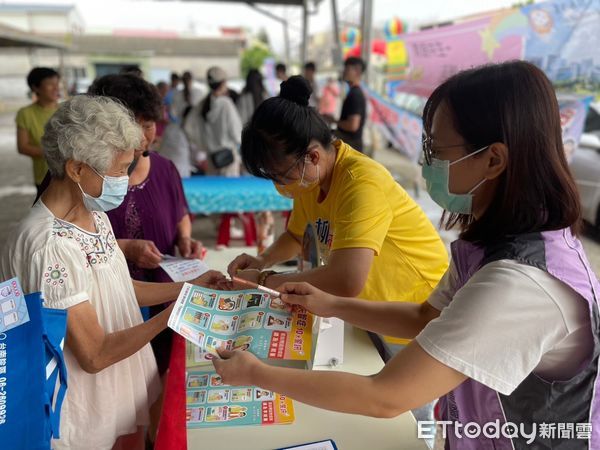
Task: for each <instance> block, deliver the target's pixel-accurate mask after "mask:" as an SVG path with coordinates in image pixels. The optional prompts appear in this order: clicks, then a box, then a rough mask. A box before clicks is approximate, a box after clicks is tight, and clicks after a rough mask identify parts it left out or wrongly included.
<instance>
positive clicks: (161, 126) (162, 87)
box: [156, 81, 169, 142]
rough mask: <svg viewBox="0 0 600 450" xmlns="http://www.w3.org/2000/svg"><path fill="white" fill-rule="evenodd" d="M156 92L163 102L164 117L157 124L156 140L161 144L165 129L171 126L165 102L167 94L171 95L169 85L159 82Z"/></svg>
mask: <svg viewBox="0 0 600 450" xmlns="http://www.w3.org/2000/svg"><path fill="white" fill-rule="evenodd" d="M156 90H157V91H158V95H160V98H161V100H162V117H161V118H160V120H159V121H158V122H156V139H157V140H158V141H159V142H160V140H161V138H162V135H163V133H164V132H165V128H166V126H167V125H168V124H169V110H168V107H167V104H166V101H165V99H166V97H167V94H168V93H169V85H168V84H167V83H166V81H159V82H158V83H156Z"/></svg>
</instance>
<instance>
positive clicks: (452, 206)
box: [422, 145, 489, 215]
mask: <svg viewBox="0 0 600 450" xmlns="http://www.w3.org/2000/svg"><path fill="white" fill-rule="evenodd" d="M488 147H489V145H486V146H485V147H483V148H480V149H479V150H476V151H474V152H473V153H469V154H468V155H467V156H464V157H462V158H460V159H457V160H456V161H452V162H450V161H445V160H441V159H435V158H432V160H431V164H423V169H422V175H423V178H425V183H426V185H427V192H428V193H429V195H430V196H431V198H432V199H433V201H434V202H436V203H437V204H438V205H440V206H441V207H442V208H444V209H445V210H446V211H448V212H452V213H458V214H467V215H470V214H471V213H472V212H473V192H475V190H476V189H477V188H478V187H479V186H481V185H482V184H483V183H485V182H486V179H485V178H484V179H483V180H481V181H480V182H479V183H477V184H476V185H475V187H473V189H471V190H470V191H469V192H467V193H466V194H453V193H452V192H450V188H449V182H450V166H452V165H453V164H456V163H459V162H461V161H464V160H465V159H467V158H470V157H471V156H473V155H476V154H477V153H481V152H482V151H484V150H487V148H488Z"/></svg>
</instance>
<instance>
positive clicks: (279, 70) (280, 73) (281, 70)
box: [275, 62, 288, 81]
mask: <svg viewBox="0 0 600 450" xmlns="http://www.w3.org/2000/svg"><path fill="white" fill-rule="evenodd" d="M275 76H276V77H277V79H278V80H279V81H285V80H287V79H288V75H287V67H286V66H285V64H284V63H282V62H279V63H277V64H276V65H275Z"/></svg>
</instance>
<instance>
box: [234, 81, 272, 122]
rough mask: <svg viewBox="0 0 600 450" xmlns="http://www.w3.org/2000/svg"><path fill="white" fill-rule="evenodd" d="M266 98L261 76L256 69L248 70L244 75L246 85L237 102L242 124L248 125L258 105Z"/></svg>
mask: <svg viewBox="0 0 600 450" xmlns="http://www.w3.org/2000/svg"><path fill="white" fill-rule="evenodd" d="M267 97H268V94H267V90H266V89H265V86H264V84H263V76H262V74H261V73H260V72H259V71H258V70H257V69H250V70H249V71H248V75H246V85H245V86H244V89H243V90H242V94H241V95H240V98H239V99H238V101H237V108H238V111H239V113H240V119H241V120H242V124H246V123H248V121H249V120H250V118H251V117H252V114H254V111H255V110H256V108H258V105H260V104H261V103H262V102H263V101H264V100H266V99H267Z"/></svg>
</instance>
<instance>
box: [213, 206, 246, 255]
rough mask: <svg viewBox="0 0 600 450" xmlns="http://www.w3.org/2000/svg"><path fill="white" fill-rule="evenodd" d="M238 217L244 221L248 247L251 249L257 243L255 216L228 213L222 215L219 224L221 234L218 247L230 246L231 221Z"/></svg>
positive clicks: (219, 234) (218, 237)
mask: <svg viewBox="0 0 600 450" xmlns="http://www.w3.org/2000/svg"><path fill="white" fill-rule="evenodd" d="M236 217H239V218H240V219H241V220H242V224H243V226H244V239H245V240H246V245H247V246H249V247H250V246H252V245H254V244H255V243H256V224H255V223H254V214H252V213H244V214H231V213H226V214H222V215H221V223H220V224H219V233H218V236H217V245H229V241H230V240H231V235H230V229H231V219H233V218H236Z"/></svg>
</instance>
